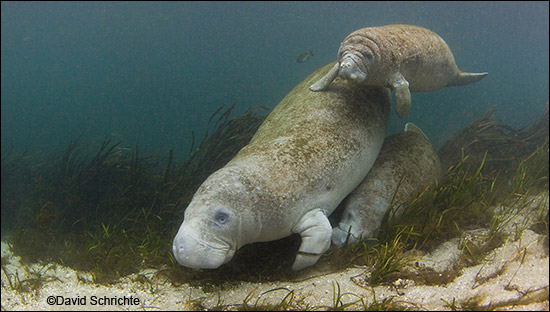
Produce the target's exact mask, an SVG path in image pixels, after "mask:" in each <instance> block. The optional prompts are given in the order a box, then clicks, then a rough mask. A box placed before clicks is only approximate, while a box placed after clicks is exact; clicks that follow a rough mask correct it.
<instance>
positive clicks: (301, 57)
mask: <svg viewBox="0 0 550 312" xmlns="http://www.w3.org/2000/svg"><path fill="white" fill-rule="evenodd" d="M312 56H313V52H311V51H307V52H304V53H302V54H300V55H298V58H297V59H296V62H298V63H303V62H305V61H307V60H309V58H310V57H312Z"/></svg>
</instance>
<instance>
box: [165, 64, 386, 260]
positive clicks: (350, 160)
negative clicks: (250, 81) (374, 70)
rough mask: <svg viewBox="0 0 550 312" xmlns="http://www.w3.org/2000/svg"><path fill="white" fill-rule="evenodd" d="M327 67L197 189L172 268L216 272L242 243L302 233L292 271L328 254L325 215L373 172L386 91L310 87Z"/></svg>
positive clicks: (346, 85)
mask: <svg viewBox="0 0 550 312" xmlns="http://www.w3.org/2000/svg"><path fill="white" fill-rule="evenodd" d="M331 67H332V64H329V65H327V66H324V67H323V68H321V69H319V70H317V71H316V72H314V73H313V74H311V75H310V76H309V77H308V78H306V79H305V80H304V81H302V82H301V83H300V84H298V85H297V86H296V87H295V88H294V89H293V90H292V91H291V92H290V93H289V94H288V95H287V96H286V97H285V98H284V99H283V100H282V101H281V102H280V103H279V105H277V107H275V109H273V111H272V112H271V114H269V116H268V117H267V119H266V120H265V121H264V123H263V124H262V125H261V126H260V128H259V129H258V131H257V132H256V134H255V135H254V137H253V138H252V140H251V141H250V143H249V144H248V145H247V146H245V147H244V148H243V149H242V150H241V151H239V153H238V154H237V155H236V156H235V157H234V158H233V159H232V160H231V161H230V162H229V163H228V164H227V165H226V166H225V167H223V168H222V169H220V170H218V171H216V172H215V173H213V174H212V175H211V176H210V177H208V178H207V179H206V181H205V182H204V183H203V184H202V185H201V186H200V188H199V189H198V190H197V192H196V193H195V195H194V196H193V199H192V200H191V203H190V204H189V206H188V207H187V209H186V210H185V216H184V221H183V223H182V224H181V227H180V229H179V231H178V233H177V234H176V236H175V238H174V242H173V246H172V249H173V254H174V257H175V259H176V260H177V262H178V263H180V264H181V265H183V266H186V267H190V268H207V269H214V268H218V267H219V266H220V265H222V264H224V263H226V262H228V261H229V260H230V259H231V258H232V257H233V255H234V253H235V251H236V250H237V249H239V248H240V247H242V246H243V245H245V244H249V243H253V242H261V241H271V240H276V239H280V238H283V237H286V236H289V235H291V234H292V233H299V234H300V235H301V237H302V243H301V246H300V249H299V252H298V255H297V256H296V259H295V262H294V264H293V266H292V269H293V270H300V269H303V268H305V267H308V266H311V265H313V264H315V263H316V262H317V260H318V259H319V257H320V256H321V254H322V253H324V252H325V251H326V250H327V249H328V248H329V247H330V240H331V236H332V228H331V225H330V223H329V221H328V219H327V216H328V215H330V214H331V213H332V211H333V210H334V209H335V208H336V207H337V206H338V204H339V203H340V202H341V201H342V200H343V199H344V197H345V196H346V195H348V194H349V193H350V192H351V191H352V190H353V189H354V188H355V187H356V186H357V185H359V183H361V181H362V180H363V178H364V177H365V176H366V174H367V173H368V171H369V169H370V168H371V167H372V164H373V163H374V161H375V159H376V157H377V156H378V153H379V151H380V148H381V147H382V143H383V140H384V135H385V131H386V128H387V125H388V121H389V112H390V94H389V91H388V90H387V89H385V88H377V87H374V88H360V89H358V88H353V86H351V85H350V84H349V82H347V81H344V80H341V79H336V80H335V81H334V82H333V88H331V90H330V91H328V92H319V93H314V92H311V91H310V90H309V89H308V86H309V85H311V83H312V82H313V81H316V80H318V79H319V78H320V77H322V76H323V75H325V74H326V73H327V72H328V71H329V69H330V68H331Z"/></svg>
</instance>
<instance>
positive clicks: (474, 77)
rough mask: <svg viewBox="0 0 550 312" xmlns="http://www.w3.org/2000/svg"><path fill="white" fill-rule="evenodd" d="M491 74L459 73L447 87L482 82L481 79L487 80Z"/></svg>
mask: <svg viewBox="0 0 550 312" xmlns="http://www.w3.org/2000/svg"><path fill="white" fill-rule="evenodd" d="M488 74H489V73H487V72H485V73H465V72H463V71H459V72H458V75H456V77H455V79H453V80H451V81H450V82H449V83H448V84H447V87H451V86H463V85H467V84H470V83H474V82H476V81H480V80H481V79H483V78H485V77H486V76H487V75H488Z"/></svg>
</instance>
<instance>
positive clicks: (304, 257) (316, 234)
mask: <svg viewBox="0 0 550 312" xmlns="http://www.w3.org/2000/svg"><path fill="white" fill-rule="evenodd" d="M292 232H294V233H300V235H301V236H302V244H301V245H300V250H299V251H298V254H297V255H296V260H295V261H294V264H293V265H292V270H293V271H298V270H301V269H303V268H306V267H308V266H311V265H314V264H315V263H317V260H319V258H320V257H321V255H322V254H323V253H324V252H325V251H327V249H328V248H329V247H330V237H331V235H332V228H331V226H330V222H329V221H328V218H327V216H326V215H325V214H324V213H323V212H322V211H321V210H320V209H315V210H312V211H309V212H308V213H306V214H305V215H304V216H303V217H302V218H301V219H300V221H299V222H298V224H297V225H296V226H295V227H294V228H293V229H292Z"/></svg>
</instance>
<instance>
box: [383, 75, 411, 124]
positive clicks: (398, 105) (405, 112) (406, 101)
mask: <svg viewBox="0 0 550 312" xmlns="http://www.w3.org/2000/svg"><path fill="white" fill-rule="evenodd" d="M388 85H389V87H390V89H392V90H393V91H394V95H395V111H396V112H397V115H399V117H407V116H409V114H410V113H411V91H410V90H409V82H408V81H407V79H405V77H403V75H402V74H401V73H400V72H397V73H395V74H393V75H392V76H391V77H390V80H389V82H388Z"/></svg>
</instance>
